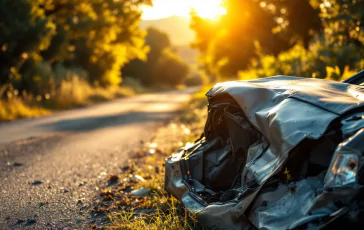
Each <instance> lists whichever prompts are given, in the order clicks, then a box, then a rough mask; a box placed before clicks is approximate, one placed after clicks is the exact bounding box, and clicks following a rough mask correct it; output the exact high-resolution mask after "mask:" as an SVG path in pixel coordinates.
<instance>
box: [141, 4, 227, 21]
mask: <svg viewBox="0 0 364 230" xmlns="http://www.w3.org/2000/svg"><path fill="white" fill-rule="evenodd" d="M221 2H222V0H154V3H153V7H143V8H142V10H143V16H142V18H143V19H144V20H150V19H158V18H166V17H170V16H181V17H188V16H189V14H190V12H191V9H193V10H195V11H196V12H197V14H198V15H200V16H201V17H203V18H209V19H216V18H218V17H219V16H220V15H223V14H225V13H226V10H225V9H224V8H223V7H222V6H221Z"/></svg>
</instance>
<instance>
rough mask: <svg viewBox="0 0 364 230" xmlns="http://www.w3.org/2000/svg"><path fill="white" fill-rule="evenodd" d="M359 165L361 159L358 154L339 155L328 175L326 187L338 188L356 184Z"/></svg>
mask: <svg viewBox="0 0 364 230" xmlns="http://www.w3.org/2000/svg"><path fill="white" fill-rule="evenodd" d="M358 164H359V157H358V156H357V155H356V154H350V153H349V154H342V153H339V154H337V155H336V156H335V158H334V160H333V164H332V165H331V167H330V168H329V171H328V172H327V174H326V178H325V186H326V187H338V186H344V185H347V184H351V183H355V182H356V172H357V170H358Z"/></svg>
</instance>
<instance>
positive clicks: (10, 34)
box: [0, 0, 151, 95]
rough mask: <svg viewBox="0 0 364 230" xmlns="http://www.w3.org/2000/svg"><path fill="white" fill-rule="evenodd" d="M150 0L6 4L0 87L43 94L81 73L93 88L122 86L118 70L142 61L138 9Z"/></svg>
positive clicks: (0, 9) (1, 8) (0, 7)
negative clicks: (69, 72)
mask: <svg viewBox="0 0 364 230" xmlns="http://www.w3.org/2000/svg"><path fill="white" fill-rule="evenodd" d="M150 3H151V1H150V0H135V1H129V0H118V1H114V0H91V1H89V0H79V1H76V0H47V1H44V0H19V1H13V0H4V1H1V3H0V13H1V15H0V18H1V24H0V47H1V50H0V58H1V60H2V63H1V66H0V84H9V83H10V84H13V85H14V87H16V88H17V89H19V91H21V92H23V90H26V91H28V92H30V93H32V94H35V95H36V94H44V93H49V92H50V91H52V90H55V87H57V86H58V85H59V82H60V81H62V80H63V79H59V78H62V77H61V76H59V75H57V76H56V75H55V73H54V72H55V71H56V68H59V66H63V68H64V69H69V68H71V69H74V68H77V69H81V70H82V71H83V72H85V73H86V74H85V76H87V79H86V78H85V80H88V81H89V82H90V83H91V84H93V85H100V86H103V87H107V86H112V85H118V84H119V83H120V82H121V80H122V79H121V72H120V69H121V68H122V67H123V66H124V64H125V63H127V62H129V61H130V60H132V59H135V58H139V59H141V60H144V59H146V53H147V51H148V47H147V46H145V44H144V36H145V32H143V31H142V30H140V29H139V21H140V16H141V12H140V10H139V9H138V6H139V5H141V4H150Z"/></svg>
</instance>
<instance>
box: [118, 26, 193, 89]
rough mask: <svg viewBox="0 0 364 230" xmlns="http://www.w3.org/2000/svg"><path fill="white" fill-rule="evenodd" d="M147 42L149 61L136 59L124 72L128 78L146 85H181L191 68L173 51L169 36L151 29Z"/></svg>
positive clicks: (149, 29) (148, 30) (148, 32)
mask: <svg viewBox="0 0 364 230" xmlns="http://www.w3.org/2000/svg"><path fill="white" fill-rule="evenodd" d="M145 40H146V44H147V45H148V46H149V47H150V52H149V53H148V55H147V61H143V60H140V59H135V60H133V61H131V62H130V63H129V64H127V65H126V66H125V68H124V69H123V70H122V72H123V73H124V74H125V75H126V76H130V77H133V78H136V79H139V80H140V81H141V82H142V84H144V85H156V84H166V85H177V84H179V83H181V82H182V80H183V79H184V78H186V76H187V75H188V72H189V67H188V65H187V64H186V63H185V62H184V61H183V60H182V59H181V58H180V57H179V56H178V55H176V53H175V52H173V51H172V49H171V42H170V40H169V37H168V35H167V34H166V33H164V32H161V31H159V30H157V29H155V28H152V27H150V28H148V29H147V36H146V38H145Z"/></svg>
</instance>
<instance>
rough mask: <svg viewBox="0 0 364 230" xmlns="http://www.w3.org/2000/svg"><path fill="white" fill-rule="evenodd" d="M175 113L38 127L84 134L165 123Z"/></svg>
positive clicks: (108, 117)
mask: <svg viewBox="0 0 364 230" xmlns="http://www.w3.org/2000/svg"><path fill="white" fill-rule="evenodd" d="M176 113H177V112H176V111H175V112H126V113H119V114H113V115H105V116H90V117H82V118H76V119H65V120H60V121H55V122H50V123H45V124H41V125H39V126H38V127H39V128H41V129H43V130H47V131H52V132H85V131H91V130H96V129H103V128H106V127H118V126H123V125H126V124H128V125H129V124H133V123H143V122H166V121H167V120H168V119H169V118H173V116H174V115H175V114H176Z"/></svg>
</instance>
